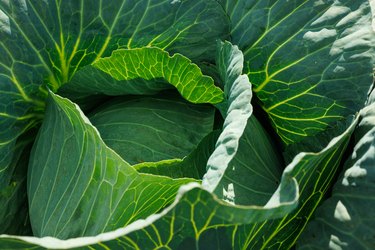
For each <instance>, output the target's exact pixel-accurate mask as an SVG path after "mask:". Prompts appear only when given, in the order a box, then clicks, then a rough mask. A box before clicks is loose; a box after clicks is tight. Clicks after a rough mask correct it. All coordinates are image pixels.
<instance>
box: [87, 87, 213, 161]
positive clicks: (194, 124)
mask: <svg viewBox="0 0 375 250" xmlns="http://www.w3.org/2000/svg"><path fill="white" fill-rule="evenodd" d="M89 118H90V121H91V122H92V123H93V125H94V126H95V127H96V128H97V129H98V131H99V132H100V135H101V138H102V139H103V140H104V142H105V143H106V144H107V145H108V146H109V147H110V148H112V149H113V150H115V152H116V153H118V154H119V155H120V156H121V157H122V158H123V159H124V160H126V161H127V162H129V163H130V164H132V165H134V164H138V163H142V162H157V161H161V160H167V159H176V158H179V159H182V158H184V157H185V156H187V155H188V154H189V153H190V152H191V151H193V149H194V148H195V147H196V146H197V145H198V143H199V142H200V141H201V140H202V139H203V137H205V136H206V135H207V134H208V133H210V132H211V131H212V129H213V122H214V108H213V107H210V106H203V105H193V104H191V103H188V102H187V101H185V100H184V99H182V98H181V97H180V96H179V95H178V94H177V95H176V93H173V92H172V93H166V92H164V93H162V94H161V95H159V96H153V97H134V98H129V97H127V98H123V97H122V98H119V99H117V100H114V101H110V102H108V103H106V104H105V105H104V106H102V107H100V108H99V109H96V110H94V111H92V115H89Z"/></svg>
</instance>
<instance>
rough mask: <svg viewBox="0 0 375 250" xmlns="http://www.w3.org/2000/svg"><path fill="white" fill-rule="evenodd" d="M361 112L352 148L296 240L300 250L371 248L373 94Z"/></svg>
mask: <svg viewBox="0 0 375 250" xmlns="http://www.w3.org/2000/svg"><path fill="white" fill-rule="evenodd" d="M372 98H373V100H372V101H373V103H372V104H370V105H369V106H367V107H366V108H365V109H363V110H362V111H361V121H360V123H359V125H358V127H357V128H356V130H355V133H354V136H355V139H356V146H355V147H354V150H353V154H352V156H351V157H350V158H349V159H348V160H347V162H346V163H345V170H344V171H343V173H342V174H341V177H340V178H339V180H338V181H337V183H336V184H335V186H334V189H333V192H332V197H331V198H329V199H328V200H326V201H324V203H323V204H322V206H321V207H319V208H318V210H317V212H316V216H315V218H314V219H313V221H312V222H311V223H309V224H308V226H307V228H306V230H305V232H304V233H303V234H302V237H301V240H300V241H299V244H298V246H299V248H301V249H323V248H325V249H328V248H329V249H372V248H374V247H375V238H374V237H375V231H374V228H375V219H374V218H375V211H374V206H375V196H374V194H375V186H374V183H375V91H373V94H372Z"/></svg>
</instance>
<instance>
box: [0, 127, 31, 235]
mask: <svg viewBox="0 0 375 250" xmlns="http://www.w3.org/2000/svg"><path fill="white" fill-rule="evenodd" d="M32 132H34V133H35V131H32ZM34 137H35V136H32V133H27V134H26V135H24V136H22V137H21V138H19V139H18V142H17V144H16V150H15V157H14V158H15V159H16V160H15V161H13V162H12V165H11V169H14V172H13V173H12V178H11V179H10V180H9V183H10V184H9V186H8V187H5V188H4V189H2V190H0V204H1V206H0V225H1V226H0V233H1V234H3V233H7V234H15V235H30V234H32V232H31V227H30V222H29V216H28V204H27V192H26V176H27V165H28V162H29V155H30V150H31V145H32V141H33V139H34Z"/></svg>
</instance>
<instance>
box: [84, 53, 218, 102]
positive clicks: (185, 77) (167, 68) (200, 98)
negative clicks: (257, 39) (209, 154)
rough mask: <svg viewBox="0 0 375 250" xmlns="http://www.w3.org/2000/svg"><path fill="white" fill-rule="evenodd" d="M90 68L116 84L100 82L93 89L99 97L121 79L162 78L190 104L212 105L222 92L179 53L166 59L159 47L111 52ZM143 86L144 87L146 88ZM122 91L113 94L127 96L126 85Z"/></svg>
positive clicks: (117, 84)
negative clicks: (108, 76) (98, 71)
mask: <svg viewBox="0 0 375 250" xmlns="http://www.w3.org/2000/svg"><path fill="white" fill-rule="evenodd" d="M93 67H95V68H97V69H100V70H102V71H104V72H106V73H107V74H109V75H110V76H111V77H113V78H114V79H116V80H117V81H118V82H116V83H115V85H114V86H112V85H110V84H108V82H106V81H105V82H101V83H100V86H99V87H98V88H97V89H103V90H102V91H101V92H100V93H103V94H107V93H108V92H107V91H108V90H105V89H109V91H111V92H113V89H119V85H121V84H123V83H122V81H124V80H134V79H137V78H143V79H145V80H151V79H158V78H163V79H164V80H165V81H167V82H169V83H170V84H172V85H173V86H175V87H176V88H177V90H178V91H179V92H180V94H181V95H182V96H183V97H184V98H185V99H186V100H188V101H190V102H192V103H213V104H215V103H219V102H221V101H222V100H223V92H222V91H221V90H220V89H219V88H218V87H215V85H214V81H213V79H212V78H210V77H208V76H204V75H203V74H202V72H201V70H200V69H199V67H198V66H197V65H195V64H193V63H192V62H191V61H190V60H189V59H188V58H186V57H184V56H182V55H180V54H174V55H173V56H170V55H169V54H168V52H166V51H163V50H162V49H159V48H139V49H120V50H115V51H114V52H113V53H112V55H111V56H110V57H106V58H102V59H100V60H97V61H96V62H95V63H93ZM154 84H155V83H154ZM156 84H157V83H156ZM162 85H164V84H163V83H162ZM78 87H79V86H78ZM144 87H145V88H146V89H147V88H148V86H147V85H146V86H144ZM123 88H124V89H125V90H124V91H119V92H118V94H117V95H121V94H128V91H127V90H126V85H125V86H124V87H123ZM153 88H155V87H153ZM97 91H99V90H97Z"/></svg>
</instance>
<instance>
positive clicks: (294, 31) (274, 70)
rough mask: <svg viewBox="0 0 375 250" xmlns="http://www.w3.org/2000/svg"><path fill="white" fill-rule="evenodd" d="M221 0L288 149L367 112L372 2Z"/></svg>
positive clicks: (253, 79) (256, 89) (234, 39)
mask: <svg viewBox="0 0 375 250" xmlns="http://www.w3.org/2000/svg"><path fill="white" fill-rule="evenodd" d="M220 2H221V3H222V4H223V6H224V8H225V9H226V11H227V13H228V15H229V16H230V19H231V22H232V31H231V38H232V42H233V43H234V44H237V45H238V46H239V47H240V48H241V50H242V51H244V56H245V62H246V63H245V72H247V73H248V75H249V78H250V81H251V82H252V84H253V85H254V86H255V87H254V92H256V95H257V97H258V98H259V99H260V101H261V103H262V105H263V108H264V110H265V111H266V112H267V113H268V115H269V117H270V119H271V121H272V123H273V125H274V127H275V128H276V130H277V133H278V134H279V136H280V137H281V139H282V140H283V141H284V143H285V144H293V143H295V142H298V141H301V140H304V139H305V138H306V137H310V136H314V135H316V134H317V133H319V132H321V131H324V130H326V129H327V128H328V127H329V126H331V125H332V123H335V122H336V121H339V120H344V119H345V117H347V116H348V115H354V114H355V113H356V112H357V111H359V110H360V109H361V108H362V107H363V104H364V102H365V100H366V96H367V94H368V91H369V89H370V88H371V84H372V82H373V76H372V73H373V64H374V48H375V46H374V45H375V43H374V40H375V34H374V31H373V29H372V28H371V11H370V7H369V1H368V0H358V1H351V0H344V1H335V0H322V1H315V0H305V1H300V0H290V1H279V0H265V1H263V0H262V1H259V0H239V1H234V0H221V1H220ZM349 89H350V91H348V90H349ZM333 136H334V135H331V138H332V137H333ZM323 145H324V144H318V145H316V151H317V150H320V149H321V148H322V147H323Z"/></svg>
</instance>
